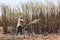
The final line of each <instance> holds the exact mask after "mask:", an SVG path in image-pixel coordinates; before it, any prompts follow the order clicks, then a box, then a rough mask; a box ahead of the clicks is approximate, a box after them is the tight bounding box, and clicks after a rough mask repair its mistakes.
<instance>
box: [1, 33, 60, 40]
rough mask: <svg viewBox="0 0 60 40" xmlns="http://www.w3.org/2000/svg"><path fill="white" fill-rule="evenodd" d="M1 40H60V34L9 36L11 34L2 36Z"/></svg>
mask: <svg viewBox="0 0 60 40" xmlns="http://www.w3.org/2000/svg"><path fill="white" fill-rule="evenodd" d="M0 40H60V34H48V35H47V36H44V35H35V36H27V35H25V36H24V35H9V34H5V35H4V34H0Z"/></svg>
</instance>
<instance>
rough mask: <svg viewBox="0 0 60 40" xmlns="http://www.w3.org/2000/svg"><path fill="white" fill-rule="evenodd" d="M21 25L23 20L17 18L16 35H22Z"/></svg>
mask: <svg viewBox="0 0 60 40" xmlns="http://www.w3.org/2000/svg"><path fill="white" fill-rule="evenodd" d="M23 24H24V20H23V18H22V17H19V18H18V22H17V33H16V35H17V34H18V33H20V34H22V26H23Z"/></svg>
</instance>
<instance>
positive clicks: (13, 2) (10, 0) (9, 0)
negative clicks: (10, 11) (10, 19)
mask: <svg viewBox="0 0 60 40" xmlns="http://www.w3.org/2000/svg"><path fill="white" fill-rule="evenodd" d="M27 1H30V0H0V5H1V4H5V5H9V6H11V7H15V6H18V5H19V4H20V3H26V2H27ZM33 1H34V2H41V3H44V4H46V1H45V0H33ZM48 1H49V2H52V3H53V4H55V5H57V0H53V1H52V0H48ZM0 15H1V9H0Z"/></svg>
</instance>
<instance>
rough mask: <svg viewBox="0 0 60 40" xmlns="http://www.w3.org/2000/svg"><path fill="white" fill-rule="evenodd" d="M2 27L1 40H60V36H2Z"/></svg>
mask: <svg viewBox="0 0 60 40" xmlns="http://www.w3.org/2000/svg"><path fill="white" fill-rule="evenodd" d="M2 33H3V32H2V27H0V40H60V34H48V35H47V36H44V35H33V36H32V35H11V34H2Z"/></svg>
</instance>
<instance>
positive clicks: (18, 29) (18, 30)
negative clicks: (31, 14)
mask: <svg viewBox="0 0 60 40" xmlns="http://www.w3.org/2000/svg"><path fill="white" fill-rule="evenodd" d="M18 33H20V34H22V26H18V28H17V33H16V35H17V34H18Z"/></svg>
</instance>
